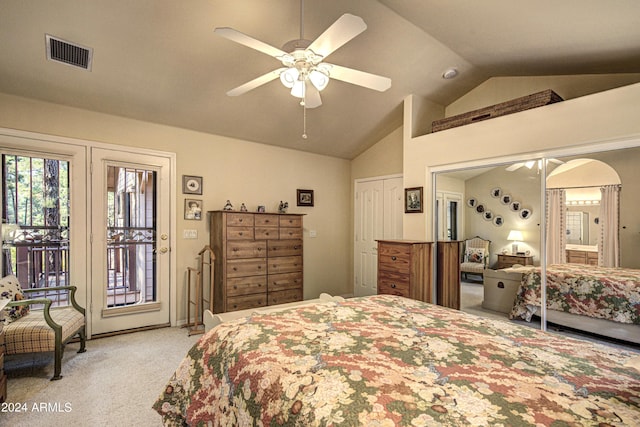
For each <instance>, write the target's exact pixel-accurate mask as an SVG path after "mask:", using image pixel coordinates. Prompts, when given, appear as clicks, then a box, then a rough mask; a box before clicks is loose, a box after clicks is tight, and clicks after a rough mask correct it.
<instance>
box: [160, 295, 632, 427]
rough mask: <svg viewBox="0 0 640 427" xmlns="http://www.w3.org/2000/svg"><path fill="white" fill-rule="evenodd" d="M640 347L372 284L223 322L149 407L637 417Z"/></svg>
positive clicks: (534, 418) (283, 417)
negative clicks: (370, 289) (561, 332)
mask: <svg viewBox="0 0 640 427" xmlns="http://www.w3.org/2000/svg"><path fill="white" fill-rule="evenodd" d="M639 356H640V355H639V354H638V353H633V352H630V351H627V350H621V349H614V348H611V347H605V346H603V345H598V344H593V343H588V342H583V341H578V340H574V339H570V338H566V337H561V336H555V335H552V334H547V333H545V332H542V331H539V330H536V329H533V328H529V327H526V326H520V325H515V324H513V323H511V322H507V321H506V320H505V321H499V320H493V319H487V318H482V317H477V316H474V315H470V314H465V313H462V312H459V311H456V310H452V309H448V308H444V307H439V306H435V305H431V304H427V303H423V302H420V301H416V300H410V299H405V298H402V297H396V296H391V295H377V296H371V297H360V298H351V299H346V300H344V301H337V302H336V301H329V302H320V303H317V304H313V305H306V306H302V307H294V308H291V309H287V310H284V311H280V312H277V313H255V314H252V315H250V316H248V317H242V318H239V319H236V320H231V321H229V322H224V323H221V324H219V325H217V326H215V327H214V328H213V329H211V330H210V331H209V332H208V333H206V334H205V335H203V337H202V338H201V339H200V340H199V341H198V342H197V343H196V344H195V345H194V346H193V347H192V348H191V349H190V350H189V352H188V354H187V355H186V357H185V358H184V360H183V361H182V362H181V364H180V365H179V367H178V368H177V370H176V371H175V373H174V375H173V376H172V378H171V379H170V380H169V382H168V383H167V384H166V386H165V387H164V389H163V390H162V392H161V393H160V396H159V397H158V399H157V401H156V402H155V403H154V405H153V406H154V409H155V410H156V411H158V412H159V413H160V415H161V416H162V420H163V422H164V424H165V425H168V426H182V425H191V426H199V425H222V426H231V425H242V426H244V425H260V426H267V425H292V426H294V425H295V426H316V425H345V426H355V425H389V426H391V425H407V426H426V425H518V426H520V425H551V424H553V423H556V424H558V425H571V423H575V425H594V424H595V425H597V424H598V423H602V424H603V425H640V370H638V369H640V360H638V359H639V358H640V357H639ZM634 366H635V367H634Z"/></svg>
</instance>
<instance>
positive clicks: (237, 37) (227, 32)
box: [213, 27, 287, 58]
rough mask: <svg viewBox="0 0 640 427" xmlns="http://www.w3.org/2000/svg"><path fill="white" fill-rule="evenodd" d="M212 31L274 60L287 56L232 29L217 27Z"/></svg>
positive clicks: (283, 52) (275, 48) (281, 51)
mask: <svg viewBox="0 0 640 427" xmlns="http://www.w3.org/2000/svg"><path fill="white" fill-rule="evenodd" d="M213 31H214V32H215V33H217V34H219V35H221V36H222V37H224V38H226V39H229V40H231V41H234V42H236V43H240V44H243V45H245V46H247V47H250V48H251V49H255V50H257V51H260V52H262V53H265V54H267V55H269V56H273V57H274V58H279V57H281V56H283V55H286V54H287V53H286V52H285V51H283V50H280V49H278V48H277V47H273V46H271V45H269V44H266V43H264V42H261V41H260V40H257V39H254V38H253V37H251V36H248V35H246V34H244V33H241V32H240V31H238V30H234V29H233V28H229V27H218V28H216V29H215V30H213Z"/></svg>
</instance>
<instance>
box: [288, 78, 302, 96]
mask: <svg viewBox="0 0 640 427" xmlns="http://www.w3.org/2000/svg"><path fill="white" fill-rule="evenodd" d="M305 89H306V88H305V81H304V80H296V81H295V83H294V84H293V86H292V87H291V95H293V96H295V97H296V98H304V92H305Z"/></svg>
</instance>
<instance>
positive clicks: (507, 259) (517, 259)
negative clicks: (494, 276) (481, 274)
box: [496, 254, 533, 270]
mask: <svg viewBox="0 0 640 427" xmlns="http://www.w3.org/2000/svg"><path fill="white" fill-rule="evenodd" d="M515 264H519V265H533V256H531V255H508V254H498V264H496V270H501V269H503V268H509V267H513V266H514V265H515Z"/></svg>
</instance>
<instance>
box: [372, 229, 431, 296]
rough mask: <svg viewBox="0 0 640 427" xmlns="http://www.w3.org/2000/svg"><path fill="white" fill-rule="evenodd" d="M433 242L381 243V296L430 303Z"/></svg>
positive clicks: (387, 241) (379, 279)
mask: <svg viewBox="0 0 640 427" xmlns="http://www.w3.org/2000/svg"><path fill="white" fill-rule="evenodd" d="M432 250H433V243H432V242H419V241H414V240H378V294H391V295H399V296H403V297H407V298H413V299H417V300H420V301H424V302H431V295H432V286H431V272H432V267H431V264H432V255H431V251H432Z"/></svg>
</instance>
